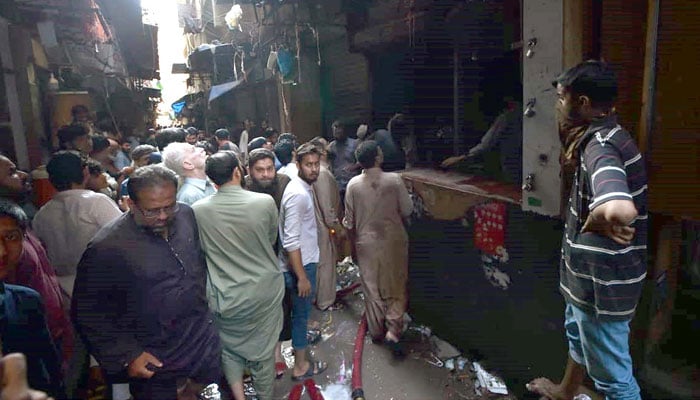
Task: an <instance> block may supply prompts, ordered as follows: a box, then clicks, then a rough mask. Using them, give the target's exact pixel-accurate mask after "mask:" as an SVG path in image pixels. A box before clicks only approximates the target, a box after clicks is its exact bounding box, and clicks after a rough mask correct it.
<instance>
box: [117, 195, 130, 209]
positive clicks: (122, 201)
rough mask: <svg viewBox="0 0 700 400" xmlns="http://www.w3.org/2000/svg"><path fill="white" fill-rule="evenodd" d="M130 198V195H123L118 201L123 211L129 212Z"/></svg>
mask: <svg viewBox="0 0 700 400" xmlns="http://www.w3.org/2000/svg"><path fill="white" fill-rule="evenodd" d="M128 199H129V196H128V195H126V196H122V197H121V198H120V199H119V200H118V201H117V205H118V206H119V209H120V210H122V211H123V212H128V211H129V209H130V207H129V202H128V201H127V200H128Z"/></svg>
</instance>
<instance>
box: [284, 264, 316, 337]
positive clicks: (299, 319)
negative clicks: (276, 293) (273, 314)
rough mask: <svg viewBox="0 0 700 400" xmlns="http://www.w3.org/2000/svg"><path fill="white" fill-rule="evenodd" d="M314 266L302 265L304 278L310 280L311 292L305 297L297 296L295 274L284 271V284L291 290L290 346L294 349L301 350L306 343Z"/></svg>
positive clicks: (314, 272)
mask: <svg viewBox="0 0 700 400" xmlns="http://www.w3.org/2000/svg"><path fill="white" fill-rule="evenodd" d="M316 268H318V264H317V263H309V264H306V265H304V271H305V272H306V278H307V279H308V280H309V282H311V294H309V295H308V296H306V297H299V290H298V289H297V276H296V275H295V274H294V272H292V271H288V272H285V273H284V284H285V286H286V287H287V290H290V291H291V292H292V347H293V348H294V349H295V350H302V349H305V348H306V345H307V344H308V343H307V342H306V331H307V330H308V329H307V325H308V323H309V313H310V312H311V302H312V301H313V299H314V297H315V293H316Z"/></svg>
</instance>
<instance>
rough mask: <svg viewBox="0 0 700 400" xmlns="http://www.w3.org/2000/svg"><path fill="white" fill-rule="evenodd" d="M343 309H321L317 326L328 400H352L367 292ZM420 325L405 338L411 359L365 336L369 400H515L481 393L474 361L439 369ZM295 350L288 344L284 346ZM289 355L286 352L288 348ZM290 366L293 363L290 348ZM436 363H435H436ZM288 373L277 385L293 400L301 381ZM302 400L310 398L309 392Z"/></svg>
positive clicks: (278, 395)
mask: <svg viewBox="0 0 700 400" xmlns="http://www.w3.org/2000/svg"><path fill="white" fill-rule="evenodd" d="M338 304H339V309H335V310H332V311H325V312H321V311H318V310H315V309H314V311H313V312H312V315H311V320H312V322H311V324H317V326H318V327H319V328H320V329H321V330H322V340H321V341H320V342H319V343H317V344H316V345H313V346H311V347H310V349H311V354H312V356H313V357H314V358H315V359H317V360H323V361H326V362H328V369H327V370H326V371H325V372H324V373H322V374H321V375H318V376H316V377H315V378H314V379H315V382H316V385H317V387H319V388H320V389H321V392H322V393H323V395H324V398H325V400H350V399H351V391H352V389H351V379H352V356H353V348H354V343H355V337H356V335H357V330H358V326H359V323H360V318H361V315H362V312H363V309H364V303H363V300H362V294H361V291H360V290H359V289H358V290H356V291H355V292H354V293H352V294H349V295H347V296H346V297H344V298H343V299H342V300H340V301H339V302H338ZM418 323H419V321H418V322H415V323H413V322H412V323H411V324H410V325H409V326H410V327H411V328H410V329H409V330H408V331H407V333H406V335H405V344H406V357H405V358H404V359H403V360H396V359H394V357H393V355H392V354H391V351H390V350H389V349H387V348H386V347H384V346H382V345H376V344H373V343H372V341H371V340H370V338H369V337H366V338H365V345H364V352H363V359H362V361H363V362H362V378H363V389H364V394H365V399H367V400H424V399H431V400H432V399H435V400H437V399H445V400H452V399H495V398H499V399H514V398H515V397H514V396H513V395H512V394H511V395H510V396H504V395H499V394H493V393H488V392H486V391H485V390H483V389H482V392H481V393H483V394H477V391H476V389H475V380H477V377H476V374H475V373H474V372H473V371H472V370H471V368H470V367H471V363H470V362H466V360H464V361H465V365H464V368H463V369H461V370H460V369H459V365H457V364H458V363H457V362H456V361H457V359H454V360H453V361H454V364H455V369H454V370H453V371H450V370H448V369H447V368H445V367H444V366H443V367H439V366H437V365H433V364H438V365H439V364H440V360H439V359H436V358H435V357H434V356H433V355H434V354H435V346H434V344H431V340H430V339H429V338H428V335H426V332H425V329H423V332H421V329H420V328H419V325H417V324H418ZM287 346H289V344H287V343H285V346H284V347H287ZM283 353H285V351H284V349H283ZM286 353H287V356H288V363H291V362H293V361H292V356H291V355H290V354H289V353H290V352H289V350H287V351H286ZM431 363H433V364H431ZM290 374H291V370H290V369H288V370H287V371H286V373H285V375H284V377H283V378H281V379H279V380H277V381H275V397H274V398H275V399H287V398H288V396H289V392H290V390H291V389H292V387H293V386H294V384H295V383H296V382H292V380H291V378H290ZM301 398H302V399H308V398H309V397H308V396H307V394H306V393H305V394H303V395H302V397H301Z"/></svg>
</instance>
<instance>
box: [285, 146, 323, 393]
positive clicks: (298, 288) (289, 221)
mask: <svg viewBox="0 0 700 400" xmlns="http://www.w3.org/2000/svg"><path fill="white" fill-rule="evenodd" d="M320 158H321V154H320V152H319V150H318V149H317V148H316V147H315V146H314V145H312V144H309V143H307V144H304V145H302V146H300V147H299V148H298V149H297V151H296V163H297V166H298V168H299V173H298V174H297V175H294V176H290V178H291V181H290V182H289V184H288V185H287V188H286V189H285V191H284V195H283V196H282V206H281V207H280V218H279V237H280V243H281V244H282V251H280V255H279V266H280V269H281V270H282V272H284V280H285V285H286V286H287V289H288V290H290V291H291V292H292V310H291V314H292V347H293V348H294V351H295V359H294V370H293V371H292V380H304V379H307V378H309V377H312V376H314V375H317V374H320V373H322V372H323V371H324V370H325V369H326V368H327V364H326V363H324V362H320V361H314V360H310V359H308V355H307V351H306V347H307V345H308V341H307V338H306V331H307V324H308V319H309V313H310V311H311V302H312V300H313V298H314V290H315V286H316V269H317V267H318V261H319V248H318V236H317V230H316V213H315V211H314V200H313V189H312V187H311V185H312V184H313V183H314V182H315V181H316V179H318V175H319V170H320Z"/></svg>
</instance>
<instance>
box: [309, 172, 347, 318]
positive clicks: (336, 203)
mask: <svg viewBox="0 0 700 400" xmlns="http://www.w3.org/2000/svg"><path fill="white" fill-rule="evenodd" d="M313 190H314V192H313V193H314V208H315V211H316V227H317V230H318V247H319V250H320V255H319V262H318V270H317V272H316V307H318V308H319V309H321V310H325V309H326V308H328V307H330V306H331V305H333V303H335V286H336V272H335V263H336V259H337V257H338V253H337V250H336V247H335V242H334V241H333V237H332V235H331V232H330V231H331V229H337V227H338V225H339V224H340V220H339V218H338V217H339V215H340V214H339V211H340V207H341V206H340V192H339V191H338V183H337V182H336V180H335V177H334V176H333V174H332V173H331V171H329V170H328V168H326V167H324V166H321V171H320V172H319V175H318V179H317V180H316V182H315V183H314V184H313Z"/></svg>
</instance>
